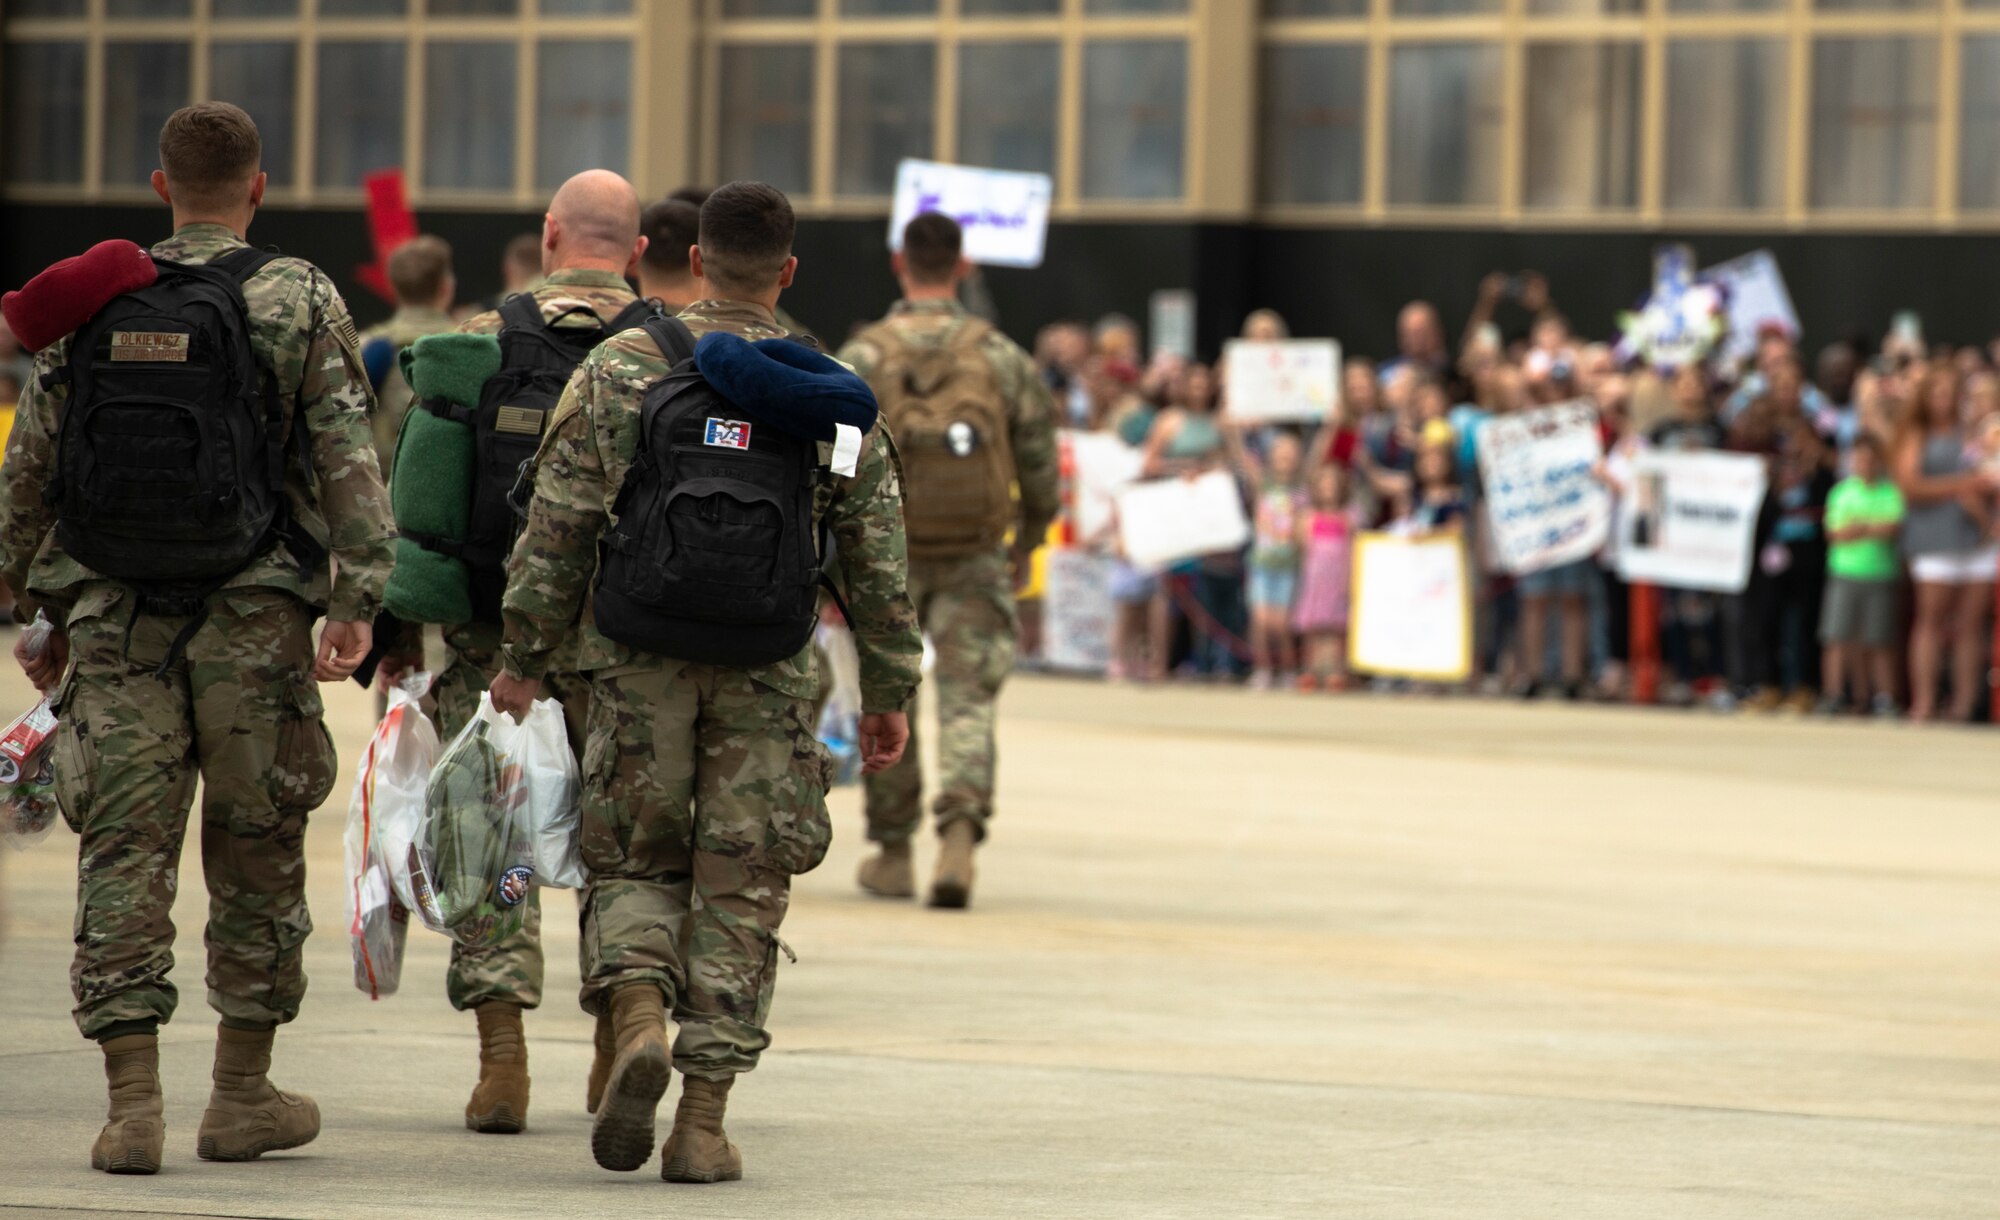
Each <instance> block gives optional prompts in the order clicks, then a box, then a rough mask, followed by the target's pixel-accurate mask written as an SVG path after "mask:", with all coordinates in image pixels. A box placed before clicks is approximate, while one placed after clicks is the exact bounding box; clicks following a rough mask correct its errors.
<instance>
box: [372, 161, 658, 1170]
mask: <svg viewBox="0 0 2000 1220" xmlns="http://www.w3.org/2000/svg"><path fill="white" fill-rule="evenodd" d="M639 215H640V214H639V197H638V194H637V193H636V192H635V191H634V190H633V189H632V184H631V183H629V182H627V181H626V180H625V179H623V178H621V177H619V176H618V175H617V174H614V173H612V172H611V171H609V170H588V171H586V172H584V173H581V174H578V175H576V176H575V177H574V178H571V179H570V180H569V181H568V182H565V183H564V184H563V185H562V188H561V189H560V190H558V191H557V192H556V194H555V198H554V199H552V200H551V201H550V202H549V210H548V213H547V215H546V216H545V217H544V218H543V222H542V238H541V246H540V251H541V258H542V268H543V270H544V272H545V274H544V276H543V278H542V280H541V282H540V283H539V284H538V285H537V286H536V287H535V288H534V289H532V290H531V291H530V292H529V293H528V294H527V296H526V297H525V298H524V299H525V300H528V301H530V302H532V303H533V306H534V309H535V311H536V315H537V316H538V318H539V321H540V322H541V324H542V325H544V326H549V327H552V328H555V329H557V330H561V329H563V328H564V327H576V328H585V329H588V330H590V331H593V332H594V331H595V330H597V329H598V328H599V327H607V328H614V329H615V327H614V320H616V319H618V318H619V317H620V315H622V314H624V315H627V322H628V324H636V322H637V319H636V318H634V317H632V316H631V315H629V314H627V311H628V310H631V309H632V307H633V306H634V305H635V304H637V302H638V300H639V298H638V297H637V295H635V294H634V293H633V291H632V289H631V287H630V286H629V285H628V284H627V283H626V277H627V276H629V275H631V274H632V273H633V271H634V269H635V268H637V267H638V266H640V264H641V262H642V260H643V257H644V255H645V253H646V248H647V240H646V238H645V237H643V236H641V235H640V232H639ZM503 308H504V307H503ZM507 325H508V319H507V317H506V316H505V314H504V312H503V311H501V310H495V311H489V312H487V313H482V314H480V315H478V316H477V317H474V318H471V319H469V320H467V321H466V323H465V324H464V325H463V326H461V327H460V328H459V329H460V330H461V331H462V332H464V333H467V334H480V335H497V334H501V333H502V331H503V328H505V327H506V326H507ZM606 333H607V334H609V333H610V331H609V330H607V332H606ZM506 350H507V349H506V345H505V342H504V340H503V344H502V352H503V359H504V353H505V352H506ZM503 371H504V370H503ZM444 642H445V647H446V649H447V650H448V652H449V656H448V658H447V660H446V662H445V667H444V670H443V672H441V673H440V674H439V675H438V678H437V682H436V684H435V685H434V686H433V687H432V688H431V692H432V695H433V697H434V698H435V699H436V702H437V722H438V730H439V732H440V733H442V734H443V736H444V737H445V738H446V739H447V740H449V739H450V738H452V737H454V736H456V735H457V733H458V731H459V730H460V729H462V728H463V727H464V726H465V725H466V723H467V722H468V721H470V720H471V719H472V718H473V716H474V715H475V714H476V713H477V712H478V710H479V696H480V694H481V693H482V692H483V691H485V689H486V687H487V685H488V684H489V683H491V682H492V680H493V675H494V674H495V673H496V672H498V670H499V668H500V642H501V626H500V623H499V622H497V621H491V622H489V621H483V620H480V621H474V622H470V623H463V624H458V625H454V626H449V627H446V628H445V629H444ZM574 661H575V649H574V648H563V649H560V650H557V652H556V653H554V654H552V663H551V665H550V666H549V668H548V669H547V671H546V673H545V674H544V675H543V680H544V684H545V685H546V686H547V688H548V694H549V695H550V696H551V697H553V698H555V699H556V700H558V701H559V702H561V704H562V707H563V715H564V717H565V719H566V720H567V722H568V724H569V729H570V739H571V744H572V746H573V747H580V746H581V745H582V742H583V725H584V717H585V713H586V711H587V709H588V708H589V706H590V684H589V682H588V680H587V679H585V678H584V677H583V676H582V675H580V674H578V673H577V672H576V666H575V663H574ZM421 663H422V658H421V656H420V655H413V654H412V653H411V652H410V651H408V650H406V651H405V653H404V655H401V656H398V657H395V658H393V659H389V660H385V661H384V662H383V666H382V668H383V671H384V674H385V675H386V677H387V678H388V679H391V680H392V679H393V678H394V677H395V676H396V675H398V674H400V673H402V672H404V671H406V670H408V669H411V668H413V667H415V666H418V665H421ZM526 906H527V917H526V919H525V921H524V922H523V923H522V926H521V930H520V931H519V932H517V933H515V934H514V935H513V936H510V937H508V938H506V939H504V940H502V941H501V942H499V943H498V944H495V945H492V946H489V947H486V948H481V949H473V948H468V947H466V946H464V945H461V944H459V943H457V942H455V941H454V942H453V944H452V947H451V967H450V970H449V972H448V973H447V974H446V977H445V993H446V995H447V996H448V997H449V998H450V1000H451V1005H452V1007H453V1008H455V1009H457V1010H459V1011H460V1012H466V1011H470V1012H472V1013H473V1014H474V1016H475V1018H476V1019H477V1020H478V1023H479V1083H478V1085H477V1086H476V1087H475V1088H474V1089H473V1092H472V1098H471V1100H470V1101H468V1102H467V1103H466V1108H465V1122H466V1126H468V1127H470V1128H471V1129H473V1130H475V1131H485V1132H495V1133H502V1134H511V1133H514V1132H517V1131H520V1130H521V1129H522V1128H523V1127H525V1126H526V1125H527V1115H528V1050H527V1043H526V1041H525V1039H524V1034H523V1030H522V1024H521V1014H522V1012H524V1011H526V1010H528V1009H531V1008H535V1007H538V1006H539V1005H540V1004H541V1002H542V974H543V969H542V968H543V958H542V944H541V925H542V915H541V903H540V892H539V891H530V892H529V895H528V898H527V902H526ZM597 1047H598V1062H597V1063H596V1065H594V1067H593V1069H592V1072H591V1079H590V1094H589V1097H588V1099H587V1102H588V1104H589V1106H590V1107H591V1108H593V1109H594V1108H595V1106H596V1097H597V1093H598V1090H599V1089H601V1087H602V1082H603V1079H604V1075H605V1074H606V1073H607V1072H608V1071H609V1070H610V1050H611V1030H610V1026H609V1023H608V1022H606V1021H600V1022H599V1029H598V1038H597Z"/></svg>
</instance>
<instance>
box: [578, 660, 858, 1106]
mask: <svg viewBox="0 0 2000 1220" xmlns="http://www.w3.org/2000/svg"><path fill="white" fill-rule="evenodd" d="M593 677H594V678H595V682H594V685H593V687H592V695H591V703H590V731H589V738H588V743H587V745H586V748H585V751H584V763H583V863H584V866H585V868H587V869H588V870H589V872H590V878H591V884H590V892H589V895H588V897H587V900H586V903H585V907H584V918H583V933H584V941H585V946H586V947H585V956H586V957H587V958H589V959H590V960H591V961H592V962H593V963H594V967H593V969H592V971H591V972H590V974H589V975H588V976H587V977H585V979H584V984H583V1006H584V1008H585V1009H586V1010H588V1011H591V1012H601V1011H603V1010H604V1009H605V1007H606V1006H607V1005H608V1003H609V997H608V995H607V993H608V992H609V991H610V990H611V989H612V988H615V987H620V986H623V985H625V984H629V983H635V982H650V983H653V984H656V985H657V986H658V987H659V988H660V989H661V991H662V992H663V993H664V995H665V997H666V1001H667V1005H668V1008H669V1009H670V1010H671V1011H672V1012H673V1014H674V1020H675V1021H676V1022H678V1024H679V1026H680V1032H679V1035H678V1036H677V1037H676V1039H675V1041H674V1065H675V1067H677V1068H679V1069H680V1071H681V1072H682V1073H684V1074H686V1075H689V1076H694V1077H699V1078H702V1079H707V1080H721V1079H726V1078H728V1077H730V1076H733V1075H735V1074H736V1073H738V1072H747V1071H749V1070H750V1069H751V1068H754V1067H755V1066H757V1058H758V1056H759V1055H760V1054H761V1053H762V1052H763V1051H764V1049H765V1048H766V1047H768V1046H769V1045H770V1044H771V1037H770V1034H769V1033H767V1032H766V1024H767V1022H768V1019H769V1015H770V1011H771V994H772V989H773V987H774V986H775V984H776V976H777V955H778V952H779V947H780V946H779V940H778V926H779V924H780V923H782V922H783V921H784V918H785V909H786V907H787V906H788V905H789V903H790V900H791V883H792V878H793V877H794V876H795V875H797V874H799V873H803V872H807V871H810V870H811V869H812V868H814V867H815V866H817V865H818V864H819V862H820V860H821V859H823V858H824V857H825V855H826V849H827V844H828V842H829V841H830V840H831V838H832V828H831V825H830V823H829V822H828V820H827V813H826V789H827V785H828V783H829V781H830V780H831V779H832V760H831V757H830V756H829V755H828V753H827V751H826V748H825V747H824V746H822V745H821V744H820V743H819V740H818V738H816V737H815V736H814V735H813V726H812V721H811V717H812V700H811V699H801V698H795V697H793V696H791V695H786V694H782V693H780V692H778V691H775V690H773V689H772V688H770V687H768V686H765V685H763V684H762V683H759V682H757V681H756V680H755V679H754V678H752V677H751V676H750V675H749V674H748V673H746V672H744V671H743V670H739V669H730V668H726V667H722V666H712V665H691V664H682V663H681V662H678V661H668V660H650V661H647V662H643V663H639V664H634V665H628V666H622V667H619V668H615V669H608V670H603V671H600V672H599V673H597V674H595V675H593Z"/></svg>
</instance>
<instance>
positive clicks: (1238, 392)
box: [1223, 339, 1340, 423]
mask: <svg viewBox="0 0 2000 1220" xmlns="http://www.w3.org/2000/svg"><path fill="white" fill-rule="evenodd" d="M1223 359H1224V360H1225V361H1227V362H1228V371H1227V382H1226V385H1225V387H1224V389H1225V391H1226V392H1227V395H1228V403H1229V414H1230V417H1231V418H1233V419H1238V420H1243V421H1245V422H1250V423H1266V422H1279V421H1296V420H1322V419H1325V418H1326V417H1327V416H1328V415H1330V414H1332V413H1333V409H1334V407H1335V406H1336V405H1338V404H1339V401H1340V344H1339V343H1337V342H1335V341H1334V340H1332V339H1278V340H1275V341H1272V342H1253V341H1251V340H1249V339H1231V340H1230V341H1229V342H1228V343H1227V344H1225V345H1224V348H1223Z"/></svg>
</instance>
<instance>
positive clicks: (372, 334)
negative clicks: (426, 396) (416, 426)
mask: <svg viewBox="0 0 2000 1220" xmlns="http://www.w3.org/2000/svg"><path fill="white" fill-rule="evenodd" d="M457 328H458V323H456V322H454V321H452V320H451V315H450V314H448V313H446V312H445V311H444V310H442V309H436V308H433V307H431V306H428V305H404V306H400V307H399V308H398V309H397V310H396V312H395V313H394V314H393V315H391V316H390V318H389V320H388V321H387V322H378V323H376V324H375V325H374V326H371V327H369V328H368V329H367V330H364V331H362V332H361V350H362V351H363V352H366V351H367V350H368V345H369V344H370V343H372V342H374V341H375V340H377V339H387V340H388V341H389V343H390V345H391V346H392V347H394V348H395V349H396V351H397V352H398V353H400V352H401V351H402V350H403V349H404V348H406V347H408V346H410V345H411V344H413V343H415V342H416V341H417V340H419V339H421V338H423V337H424V336H425V335H441V334H446V333H448V332H450V331H453V330H456V329H457ZM409 413H410V384H409V382H407V381H404V380H403V369H402V365H401V362H400V361H392V362H391V363H390V365H389V371H388V372H387V373H386V374H384V375H383V377H382V384H381V385H379V386H376V387H375V416H374V423H373V425H372V427H373V429H374V434H375V460H376V461H377V462H379V463H380V464H381V466H382V477H383V479H384V480H387V479H388V477H389V467H390V466H391V465H392V464H393V463H394V462H395V459H396V438H397V437H398V436H400V435H401V434H402V431H403V417H404V416H405V415H408V414H409Z"/></svg>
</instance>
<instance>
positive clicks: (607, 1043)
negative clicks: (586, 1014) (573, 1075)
mask: <svg viewBox="0 0 2000 1220" xmlns="http://www.w3.org/2000/svg"><path fill="white" fill-rule="evenodd" d="M592 1041H594V1042H595V1043H596V1045H597V1054H596V1055H595V1056H594V1057H593V1058H592V1059H591V1061H590V1079H589V1080H587V1081H585V1082H584V1086H583V1112H584V1113H585V1114H595V1113H597V1106H598V1103H599V1102H601V1101H603V1100H604V1082H605V1081H607V1080H609V1079H611V1065H612V1063H613V1062H614V1061H615V1060H616V1059H617V1058H618V1029H617V1027H616V1026H614V1025H612V1024H611V1014H610V1013H608V1012H601V1013H599V1014H597V1033H596V1034H595V1035H594V1036H593V1038H592Z"/></svg>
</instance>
